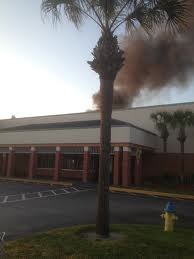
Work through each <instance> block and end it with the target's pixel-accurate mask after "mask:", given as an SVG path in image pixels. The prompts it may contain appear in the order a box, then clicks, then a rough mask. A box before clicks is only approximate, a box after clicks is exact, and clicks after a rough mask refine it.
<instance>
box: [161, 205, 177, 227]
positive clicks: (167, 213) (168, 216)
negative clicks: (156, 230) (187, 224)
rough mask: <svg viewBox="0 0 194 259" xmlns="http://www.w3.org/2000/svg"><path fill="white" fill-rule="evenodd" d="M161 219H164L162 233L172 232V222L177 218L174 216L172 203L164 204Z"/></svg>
mask: <svg viewBox="0 0 194 259" xmlns="http://www.w3.org/2000/svg"><path fill="white" fill-rule="evenodd" d="M161 217H162V218H163V219H164V231H166V232H173V231H174V222H175V220H178V217H177V216H176V215H175V207H174V205H173V203H172V202H168V203H167V204H166V208H165V209H164V213H163V214H162V215H161Z"/></svg>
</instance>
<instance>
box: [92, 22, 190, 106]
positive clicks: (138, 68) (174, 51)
mask: <svg viewBox="0 0 194 259" xmlns="http://www.w3.org/2000/svg"><path fill="white" fill-rule="evenodd" d="M121 48H122V49H123V50H124V57H125V63H124V66H123V67H122V69H121V70H120V72H119V73H118V75H117V78H116V80H115V84H114V98H113V108H124V107H128V106H130V105H131V104H132V103H133V100H134V98H135V97H137V96H138V95H139V93H140V91H141V90H142V89H144V88H147V89H148V90H150V91H151V90H161V89H163V88H165V87H169V85H170V83H172V82H176V84H177V87H180V88H183V87H186V82H187V81H188V80H189V79H190V78H191V76H193V75H194V22H191V24H190V29H188V31H187V33H184V34H182V35H179V37H177V38H172V37H169V35H167V34H165V33H161V34H160V35H158V36H157V37H155V38H152V39H150V38H149V39H148V38H145V37H143V36H141V35H140V34H139V35H138V36H136V38H131V37H130V36H129V37H125V38H123V39H122V41H121ZM93 101H94V104H95V105H96V106H97V107H99V105H100V95H99V92H98V93H96V94H94V96H93Z"/></svg>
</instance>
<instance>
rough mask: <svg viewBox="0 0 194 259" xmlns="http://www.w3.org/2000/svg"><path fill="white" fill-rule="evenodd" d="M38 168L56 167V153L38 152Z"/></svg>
mask: <svg viewBox="0 0 194 259" xmlns="http://www.w3.org/2000/svg"><path fill="white" fill-rule="evenodd" d="M37 162H38V164H37V167H38V168H54V167H55V155H54V154H38V161H37Z"/></svg>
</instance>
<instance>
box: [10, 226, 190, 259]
mask: <svg viewBox="0 0 194 259" xmlns="http://www.w3.org/2000/svg"><path fill="white" fill-rule="evenodd" d="M94 229H95V228H94V226H76V227H71V228H65V229H59V230H52V231H49V232H46V233H41V234H36V235H33V236H31V237H27V238H23V239H19V240H16V241H10V242H7V243H6V245H5V252H6V254H7V255H8V258H14V259H16V258H33V259H34V258H35V259H36V258H44V257H45V258H65V256H71V257H70V258H76V259H77V258H98V257H99V258H149V259H150V258H176V259H178V258H194V231H191V230H186V229H177V230H176V231H175V232H173V233H164V232H163V229H162V227H161V226H152V225H112V226H111V231H113V232H118V233H122V234H124V237H123V238H122V239H120V240H103V241H102V240H87V239H86V238H83V237H82V236H81V233H83V232H88V231H94Z"/></svg>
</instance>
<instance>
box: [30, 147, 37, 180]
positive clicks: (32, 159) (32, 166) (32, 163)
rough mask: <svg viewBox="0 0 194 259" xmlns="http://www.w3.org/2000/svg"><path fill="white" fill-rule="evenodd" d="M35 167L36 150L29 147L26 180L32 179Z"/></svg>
mask: <svg viewBox="0 0 194 259" xmlns="http://www.w3.org/2000/svg"><path fill="white" fill-rule="evenodd" d="M35 165H36V149H35V147H31V153H30V160H29V169H28V178H29V179H32V178H33V176H34V173H35Z"/></svg>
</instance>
